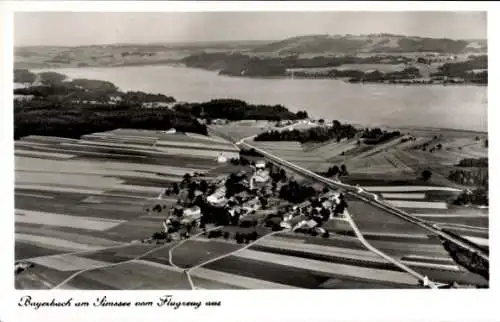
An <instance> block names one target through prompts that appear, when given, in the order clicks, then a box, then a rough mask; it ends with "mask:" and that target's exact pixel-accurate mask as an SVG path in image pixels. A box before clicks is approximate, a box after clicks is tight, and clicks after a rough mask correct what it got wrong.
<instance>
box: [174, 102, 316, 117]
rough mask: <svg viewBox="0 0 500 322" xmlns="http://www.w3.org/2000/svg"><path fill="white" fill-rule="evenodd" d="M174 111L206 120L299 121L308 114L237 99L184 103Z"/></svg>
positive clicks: (279, 106) (176, 106) (278, 106)
mask: <svg viewBox="0 0 500 322" xmlns="http://www.w3.org/2000/svg"><path fill="white" fill-rule="evenodd" d="M174 110H176V111H179V112H184V113H189V114H191V115H193V116H194V117H198V118H206V119H227V120H231V121H236V120H269V121H281V120H297V119H302V118H307V117H308V115H307V112H305V111H299V112H297V113H293V112H291V111H289V110H288V109H287V108H286V107H284V106H283V105H254V104H248V103H247V102H245V101H242V100H237V99H213V100H210V101H208V102H203V103H183V104H177V105H175V106H174Z"/></svg>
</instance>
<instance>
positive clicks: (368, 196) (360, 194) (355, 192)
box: [237, 139, 489, 261]
mask: <svg viewBox="0 0 500 322" xmlns="http://www.w3.org/2000/svg"><path fill="white" fill-rule="evenodd" d="M237 144H238V145H241V146H244V147H246V148H249V149H254V150H255V151H257V152H259V153H261V154H262V155H263V156H264V157H266V158H267V159H269V160H270V161H271V162H273V163H276V164H278V165H281V166H285V167H287V168H289V169H291V170H293V171H295V172H298V173H300V174H301V175H305V176H308V177H310V178H312V179H315V180H317V181H320V182H322V183H324V184H327V185H329V186H334V187H336V188H341V189H344V190H346V191H348V192H349V193H350V194H351V195H352V196H354V197H356V198H358V199H361V200H363V201H365V202H368V203H370V204H372V205H374V206H376V207H378V208H382V209H384V210H385V211H387V212H389V213H391V214H393V215H395V216H398V217H400V218H402V219H404V220H406V221H408V222H411V223H413V224H415V225H418V226H420V227H422V228H424V229H426V230H427V231H430V232H431V233H433V234H435V235H438V236H440V237H441V238H443V239H445V240H447V241H450V242H452V243H454V244H456V245H458V246H460V247H463V248H465V249H467V250H469V251H471V252H472V253H475V254H477V255H478V256H480V257H481V258H483V259H485V260H487V261H489V256H488V254H486V253H485V252H484V251H483V250H482V249H480V248H479V247H475V246H472V245H470V244H467V243H464V242H463V241H461V240H458V239H456V238H454V237H453V236H451V235H449V234H447V233H446V232H444V231H442V230H441V229H440V228H439V227H435V226H433V225H430V224H428V223H426V222H425V221H423V220H421V219H419V218H416V217H414V216H412V215H410V214H408V213H406V212H404V211H403V210H401V209H398V208H396V207H394V206H392V205H389V204H387V203H385V202H383V201H380V200H379V199H378V196H376V195H374V194H373V193H370V192H366V191H364V190H363V189H361V188H359V187H354V186H351V185H348V184H345V183H342V182H340V181H337V180H331V179H328V178H325V177H323V176H320V175H318V174H316V173H314V172H312V171H310V170H307V169H305V168H302V167H300V166H298V165H296V164H293V163H291V162H289V161H286V160H284V159H282V158H280V157H277V156H275V155H273V154H271V153H269V152H266V151H264V150H262V149H260V148H258V147H256V146H253V145H252V144H249V143H247V142H245V139H243V140H241V141H239V142H237Z"/></svg>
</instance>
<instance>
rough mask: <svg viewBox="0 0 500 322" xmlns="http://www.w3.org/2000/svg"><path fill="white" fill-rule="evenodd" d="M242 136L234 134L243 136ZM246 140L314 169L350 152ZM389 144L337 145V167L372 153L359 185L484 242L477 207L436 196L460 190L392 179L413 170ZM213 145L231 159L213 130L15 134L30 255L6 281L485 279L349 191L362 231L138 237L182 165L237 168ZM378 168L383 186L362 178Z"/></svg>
mask: <svg viewBox="0 0 500 322" xmlns="http://www.w3.org/2000/svg"><path fill="white" fill-rule="evenodd" d="M241 127H242V128H244V126H243V125H242V126H241ZM250 127H251V126H250ZM235 128H236V127H235ZM228 133H229V132H228ZM249 133H250V132H247V133H243V131H242V133H241V135H247V134H249ZM231 135H234V134H231ZM256 144H260V146H259V147H261V148H263V149H265V150H267V151H269V152H271V153H273V154H276V155H278V156H281V157H283V158H285V159H287V160H289V161H291V162H294V163H296V164H299V165H302V166H305V167H308V168H311V167H316V168H318V167H323V169H326V168H325V167H326V166H329V165H331V162H330V161H329V160H332V159H333V158H336V157H339V155H340V154H342V152H345V151H351V150H352V149H356V148H359V147H356V144H355V142H346V141H343V142H340V143H337V142H325V143H323V144H316V145H307V146H306V145H304V146H303V145H301V144H299V143H297V142H279V143H278V142H256ZM398 144H399V143H397V142H391V143H390V144H388V145H386V146H385V147H383V148H382V149H378V150H379V151H371V152H370V151H369V150H368V149H366V150H365V151H364V152H362V153H364V156H363V155H362V157H361V158H358V159H356V154H353V155H349V153H344V156H346V157H349V158H352V163H351V164H349V163H346V164H348V167H352V169H351V168H350V169H349V171H353V172H354V175H353V178H356V176H358V178H362V176H363V173H361V172H362V171H360V172H359V173H357V174H356V167H358V169H362V166H364V167H365V168H369V167H371V168H374V169H377V167H376V166H375V164H374V163H370V160H371V161H374V160H379V161H378V162H380V168H379V171H381V173H378V174H377V173H374V174H373V175H372V174H370V173H366V174H364V175H365V176H366V180H365V181H362V180H361V181H359V182H362V183H363V185H362V186H363V187H364V188H365V189H366V190H368V191H372V192H374V193H377V194H379V196H380V197H381V198H383V199H385V200H386V201H387V202H390V203H393V204H395V205H397V206H399V207H402V209H404V210H406V211H407V212H409V213H411V214H414V215H415V216H417V217H419V218H421V219H423V220H427V221H429V222H431V223H434V224H436V225H439V226H441V227H443V228H446V229H449V230H453V231H454V232H455V233H457V234H460V235H461V236H464V237H465V238H469V240H473V241H475V242H477V243H484V239H485V238H486V241H487V227H488V217H487V216H488V215H487V211H486V210H479V209H474V210H473V209H464V208H452V207H449V206H448V203H447V200H448V199H449V198H452V197H453V196H455V195H456V194H457V193H458V191H459V190H457V189H455V188H451V187H446V186H436V185H432V184H431V183H425V182H419V181H418V180H415V179H413V184H404V183H403V184H394V182H397V180H400V181H405V180H406V181H411V178H412V176H413V174H412V173H411V171H410V170H408V168H410V169H412V168H411V166H412V165H411V164H407V163H405V161H404V160H401V161H397V160H395V158H396V157H397V152H398V150H397V149H395V147H397V146H398ZM401 144H405V143H401ZM405 146H406V148H407V149H406V150H404V151H405V152H408V153H414V152H416V151H413V150H411V149H410V147H411V146H409V145H408V144H406V145H405ZM386 148H387V151H386ZM368 152H369V153H368ZM220 153H224V154H226V155H228V156H229V157H230V156H231V155H233V154H236V153H237V150H236V148H235V146H234V145H233V144H232V143H230V142H229V141H227V140H225V139H222V138H220V137H217V136H214V135H213V136H210V137H204V136H200V135H194V134H177V133H176V134H165V133H160V132H154V131H135V130H125V129H121V130H116V131H111V132H107V133H96V134H92V135H88V136H85V137H84V138H82V139H81V140H69V139H59V138H50V137H49V138H47V137H27V138H24V139H22V140H20V141H17V142H16V157H15V161H16V164H15V166H16V185H15V218H16V225H15V230H16V259H17V260H28V261H30V262H32V263H34V264H35V267H34V268H31V269H29V270H28V271H26V272H23V273H20V274H18V275H16V287H17V288H20V289H50V288H61V289H75V288H76V289H105V290H113V289H290V288H307V289H352V288H372V289H373V288H374V289H385V288H419V287H421V286H420V285H419V281H418V279H417V278H416V277H415V276H414V275H412V274H410V273H409V272H408V271H406V270H403V269H401V268H400V267H398V266H397V265H395V263H394V261H397V262H400V263H402V264H404V265H406V267H409V268H411V269H413V270H415V271H416V272H418V273H420V274H425V275H426V276H428V277H429V279H431V280H432V281H434V282H438V283H448V282H451V281H457V282H459V283H461V284H474V285H483V286H485V285H486V286H487V285H488V281H486V280H484V279H483V278H482V277H480V276H478V275H476V274H473V273H470V272H468V271H466V270H465V269H464V268H463V267H460V266H459V265H457V264H456V263H455V262H454V261H453V259H452V258H451V257H450V255H449V254H448V253H447V251H446V250H445V249H444V248H443V246H442V245H441V242H440V240H439V239H438V238H437V237H436V236H433V235H431V234H430V233H429V232H428V231H426V230H424V229H422V228H420V227H418V226H416V225H413V224H410V223H408V222H406V221H404V220H402V219H399V218H398V217H396V216H394V215H392V214H389V213H387V212H385V211H382V210H380V209H378V208H376V207H374V206H372V205H369V204H367V203H365V202H363V201H360V200H357V199H354V198H351V197H348V211H349V213H350V215H351V217H352V218H353V220H354V223H355V225H356V227H357V228H359V231H360V233H361V234H362V237H363V238H361V237H359V236H358V235H357V234H356V232H355V229H354V227H353V226H352V224H351V223H350V222H349V221H348V220H343V219H332V220H330V221H328V222H327V223H325V225H324V227H325V228H326V229H327V230H329V231H330V236H329V237H321V236H316V237H313V236H310V235H305V234H301V233H295V232H290V231H282V232H270V231H269V229H267V228H264V227H259V228H258V229H256V230H257V232H258V234H259V239H258V240H257V241H255V242H251V243H249V244H237V243H236V241H235V240H234V234H235V233H236V232H240V233H241V232H243V233H248V232H251V231H253V229H252V228H241V227H231V226H228V227H223V228H222V230H223V231H228V232H229V233H230V234H231V236H233V237H231V238H229V239H228V240H224V239H223V238H217V239H208V238H207V236H204V235H199V236H196V237H192V238H190V239H189V240H183V241H180V242H170V243H167V244H157V245H154V244H142V243H140V242H139V243H137V240H141V239H144V238H146V237H149V236H151V234H152V233H154V232H157V231H159V230H160V229H161V221H162V219H163V215H162V213H159V214H155V215H153V214H151V213H149V212H148V211H147V209H148V208H150V207H151V206H152V205H153V204H157V203H159V204H162V205H164V206H165V207H166V208H165V209H164V210H162V211H167V210H168V209H169V208H170V207H172V206H173V205H174V204H175V203H176V198H172V197H163V198H161V199H158V197H159V195H160V192H161V191H162V190H163V189H164V188H165V187H166V186H168V185H169V184H171V183H172V182H175V181H180V180H181V179H182V176H183V175H184V174H185V173H188V172H189V173H193V172H198V173H203V174H204V175H205V177H206V178H207V179H211V178H216V177H220V176H225V175H228V174H229V173H232V172H235V171H238V170H241V169H243V168H244V167H239V166H234V165H230V164H218V163H217V161H216V157H217V156H218V155H219V154H220ZM415 155H417V154H416V153H415ZM416 157H417V156H416ZM377 158H378V159H377ZM367 160H368V161H367ZM363 162H364V163H363ZM384 162H385V163H386V164H390V165H391V166H392V167H394V168H399V169H400V170H399V172H398V171H393V172H392V174H391V172H390V171H387V166H386V167H385V168H384V165H383V163H384ZM398 162H399V163H398ZM436 162H437V161H436ZM247 170H248V169H247ZM386 171H387V172H386ZM384 173H385V176H384V177H381V179H380V180H378V181H377V180H373V178H374V177H375V176H376V175H384ZM389 178H393V180H394V181H390V180H389ZM306 181H307V180H306ZM485 234H486V237H485V236H484V235H485ZM366 243H368V244H366ZM367 245H368V246H367ZM370 247H371V248H370ZM373 248H374V249H376V250H377V251H374V249H373ZM378 252H383V253H384V254H385V256H388V257H390V258H391V260H388V259H387V257H383V256H381V255H380V254H379V253H378Z"/></svg>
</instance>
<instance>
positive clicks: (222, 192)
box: [207, 186, 226, 205]
mask: <svg viewBox="0 0 500 322" xmlns="http://www.w3.org/2000/svg"><path fill="white" fill-rule="evenodd" d="M225 196H226V187H225V186H222V187H220V188H219V189H217V190H216V191H215V192H214V193H213V194H211V195H210V196H208V197H207V201H208V202H209V203H211V204H212V205H217V204H220V203H221V202H222V201H223V200H225V199H226V198H225Z"/></svg>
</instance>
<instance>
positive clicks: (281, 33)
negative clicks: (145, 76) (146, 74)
mask: <svg viewBox="0 0 500 322" xmlns="http://www.w3.org/2000/svg"><path fill="white" fill-rule="evenodd" d="M360 20H362V21H363V23H362V24H359V23H358V21H360ZM486 20H487V16H486V12H479V11H468V12H464V11H456V12H455V11H400V12H396V11H390V12H382V11H371V12H370V11H336V12H334V11H329V12H161V13H158V12H156V13H149V12H140V13H131V12H122V13H117V12H17V13H15V16H14V26H15V28H14V47H40V46H48V47H84V46H105V45H127V44H131V45H136V44H140V45H142V44H144V45H147V44H196V43H230V42H273V41H281V40H284V39H288V38H293V37H301V36H309V35H311V36H312V35H325V34H328V35H347V34H350V35H370V34H381V33H383V34H392V35H401V36H405V37H422V38H438V39H443V38H447V39H454V40H487V30H486V29H487V28H486ZM96 21H106V24H105V27H104V28H102V27H101V25H99V24H98V23H95V22H96ZM26 26H29V28H26ZM68 26H70V31H71V32H70V33H68ZM396 30H397V32H396ZM235 34H236V35H238V36H237V37H235ZM96 35H97V36H96Z"/></svg>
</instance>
